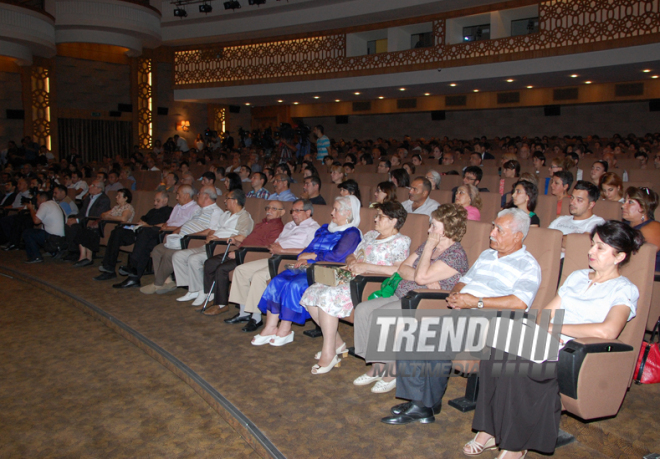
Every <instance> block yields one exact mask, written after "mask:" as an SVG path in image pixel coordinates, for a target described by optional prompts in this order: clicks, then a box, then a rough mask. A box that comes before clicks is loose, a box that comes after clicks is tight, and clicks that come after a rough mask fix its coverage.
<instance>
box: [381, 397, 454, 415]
mask: <svg viewBox="0 0 660 459" xmlns="http://www.w3.org/2000/svg"><path fill="white" fill-rule="evenodd" d="M411 404H412V402H406V403H401V404H400V405H394V406H393V407H392V408H391V409H390V413H392V414H393V415H395V416H398V415H400V414H401V413H403V412H404V411H406V410H407V409H408V408H410V405H411ZM441 410H442V400H440V401H439V402H438V403H436V404H435V405H433V414H440V411H441Z"/></svg>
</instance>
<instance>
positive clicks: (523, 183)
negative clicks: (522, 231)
mask: <svg viewBox="0 0 660 459" xmlns="http://www.w3.org/2000/svg"><path fill="white" fill-rule="evenodd" d="M538 194H539V190H538V188H537V187H536V185H534V184H533V183H532V182H529V181H527V180H520V181H518V182H516V183H514V185H513V193H511V201H509V202H508V203H507V205H506V206H505V207H504V208H505V209H511V208H513V207H517V208H518V209H521V210H524V211H525V212H527V213H528V214H529V219H530V226H540V225H541V221H540V220H539V216H538V215H536V214H535V213H534V209H536V200H537V199H538Z"/></svg>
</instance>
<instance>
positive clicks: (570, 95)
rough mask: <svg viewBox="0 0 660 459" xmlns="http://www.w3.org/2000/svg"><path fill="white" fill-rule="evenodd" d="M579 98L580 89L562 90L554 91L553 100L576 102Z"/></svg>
mask: <svg viewBox="0 0 660 459" xmlns="http://www.w3.org/2000/svg"><path fill="white" fill-rule="evenodd" d="M577 98H578V88H561V89H555V90H554V91H552V100H575V99H577Z"/></svg>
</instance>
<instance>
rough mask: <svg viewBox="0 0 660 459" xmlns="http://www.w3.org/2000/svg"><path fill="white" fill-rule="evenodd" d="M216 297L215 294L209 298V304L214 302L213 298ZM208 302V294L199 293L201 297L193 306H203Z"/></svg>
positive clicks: (198, 297)
mask: <svg viewBox="0 0 660 459" xmlns="http://www.w3.org/2000/svg"><path fill="white" fill-rule="evenodd" d="M214 297H215V294H213V293H211V296H210V297H209V304H211V302H212V301H213V298H214ZM205 301H206V294H205V293H204V292H201V293H199V296H197V299H196V300H195V301H193V304H192V305H193V306H201V305H203V304H204V302H205Z"/></svg>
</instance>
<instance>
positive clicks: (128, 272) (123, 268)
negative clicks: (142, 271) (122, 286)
mask: <svg viewBox="0 0 660 459" xmlns="http://www.w3.org/2000/svg"><path fill="white" fill-rule="evenodd" d="M119 274H121V275H122V276H130V275H131V268H129V267H128V266H120V267H119Z"/></svg>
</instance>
